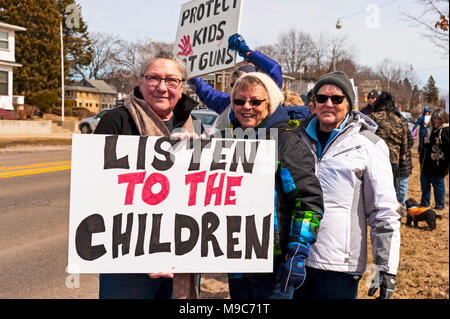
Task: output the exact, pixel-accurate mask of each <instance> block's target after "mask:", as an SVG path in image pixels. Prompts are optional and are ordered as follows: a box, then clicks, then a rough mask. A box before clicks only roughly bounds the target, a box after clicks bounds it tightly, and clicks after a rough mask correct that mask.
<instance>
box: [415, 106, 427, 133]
mask: <svg viewBox="0 0 450 319" xmlns="http://www.w3.org/2000/svg"><path fill="white" fill-rule="evenodd" d="M426 112H429V113H430V114H431V111H430V110H429V109H427V108H425V109H423V113H422V115H421V116H420V117H419V118H418V119H417V121H416V123H415V124H414V129H415V128H416V127H417V126H419V125H420V130H419V136H425V135H427V126H426V125H425V113H426Z"/></svg>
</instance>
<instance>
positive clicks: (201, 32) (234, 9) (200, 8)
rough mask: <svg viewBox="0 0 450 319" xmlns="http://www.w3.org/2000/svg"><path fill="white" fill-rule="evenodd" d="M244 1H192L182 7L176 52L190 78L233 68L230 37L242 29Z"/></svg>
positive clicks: (234, 58)
mask: <svg viewBox="0 0 450 319" xmlns="http://www.w3.org/2000/svg"><path fill="white" fill-rule="evenodd" d="M242 1H243V0H193V1H189V2H186V3H184V4H183V5H182V6H181V12H180V19H179V22H178V29H177V36H176V39H175V44H174V53H175V54H176V55H177V56H178V57H180V58H181V59H183V60H184V61H185V62H186V65H187V68H188V73H189V77H195V76H198V75H202V74H208V73H211V72H215V71H219V70H223V69H227V68H230V67H232V66H233V65H234V64H235V61H236V51H234V50H228V38H229V37H230V36H231V35H233V34H235V33H238V32H239V25H240V20H241V12H242Z"/></svg>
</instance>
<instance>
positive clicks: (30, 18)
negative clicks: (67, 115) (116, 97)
mask: <svg viewBox="0 0 450 319" xmlns="http://www.w3.org/2000/svg"><path fill="white" fill-rule="evenodd" d="M70 5H76V3H75V1H73V0H22V1H17V0H2V3H1V5H0V8H1V10H0V21H1V22H4V23H9V24H13V25H18V26H22V27H25V28H26V29H27V30H26V31H23V32H16V38H15V43H16V46H15V48H16V51H15V56H16V61H17V62H18V63H20V64H22V67H19V68H16V69H15V70H14V82H13V83H14V84H13V85H14V94H17V95H24V96H25V103H27V104H32V105H36V106H38V107H39V108H40V109H41V110H42V111H45V112H48V111H49V109H50V107H52V106H53V105H54V104H55V103H58V100H59V97H58V95H60V90H61V64H60V63H61V42H60V41H61V40H60V23H61V22H62V23H63V37H64V42H65V54H64V56H65V58H64V60H65V63H64V65H65V72H64V74H65V77H66V78H67V77H68V76H69V77H70V76H73V75H75V74H77V72H78V73H79V69H80V68H81V67H83V66H85V65H89V63H90V62H91V59H92V53H91V50H92V49H90V46H89V45H90V42H89V37H88V34H87V26H86V24H85V23H84V21H83V19H82V18H81V15H79V16H78V17H76V14H75V16H70V15H71V14H73V13H74V12H73V10H72V11H71V10H67V13H66V12H65V11H66V8H67V7H68V6H70ZM71 8H72V9H73V8H74V6H72V7H71ZM77 8H79V7H77ZM67 21H70V22H72V24H71V27H66V24H68V23H67ZM75 22H78V24H77V23H75Z"/></svg>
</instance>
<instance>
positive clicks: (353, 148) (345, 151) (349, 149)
mask: <svg viewBox="0 0 450 319" xmlns="http://www.w3.org/2000/svg"><path fill="white" fill-rule="evenodd" d="M360 148H361V145H357V146H354V147H352V148H348V149H346V150H343V151H341V152H339V153H336V154H334V155H333V156H332V157H336V156H338V155H341V154H343V153H347V152H350V151H353V150H357V149H360Z"/></svg>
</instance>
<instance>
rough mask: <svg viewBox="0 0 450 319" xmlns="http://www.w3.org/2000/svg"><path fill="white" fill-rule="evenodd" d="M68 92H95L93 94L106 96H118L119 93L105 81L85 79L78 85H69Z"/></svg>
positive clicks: (66, 87)
mask: <svg viewBox="0 0 450 319" xmlns="http://www.w3.org/2000/svg"><path fill="white" fill-rule="evenodd" d="M65 89H66V90H73V91H82V92H93V93H104V94H117V91H116V90H115V89H113V88H112V87H110V86H109V85H108V84H107V83H106V82H105V81H103V80H89V79H85V80H83V81H81V82H79V83H77V85H67V86H65Z"/></svg>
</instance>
